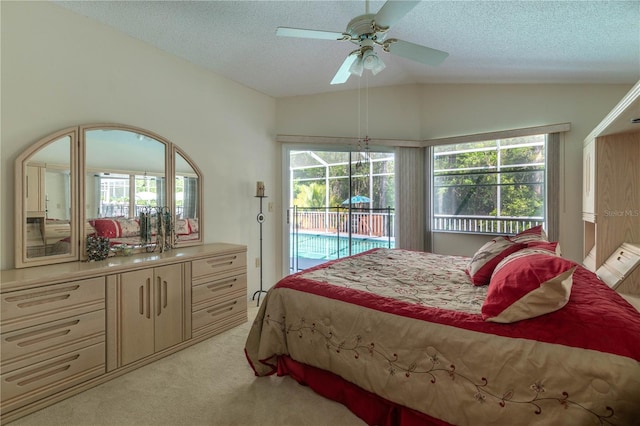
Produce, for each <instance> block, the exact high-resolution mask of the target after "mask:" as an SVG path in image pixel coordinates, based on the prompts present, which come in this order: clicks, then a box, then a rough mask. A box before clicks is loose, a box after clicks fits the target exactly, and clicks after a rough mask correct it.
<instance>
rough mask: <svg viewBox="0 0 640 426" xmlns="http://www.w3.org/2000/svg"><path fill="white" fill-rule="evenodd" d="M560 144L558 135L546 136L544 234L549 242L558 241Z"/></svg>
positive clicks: (550, 134)
mask: <svg viewBox="0 0 640 426" xmlns="http://www.w3.org/2000/svg"><path fill="white" fill-rule="evenodd" d="M560 144H561V141H560V133H549V134H548V135H547V153H546V159H547V161H546V162H547V164H546V171H547V185H546V198H547V203H546V204H547V206H546V207H547V212H546V216H547V229H546V232H547V237H548V238H549V241H558V239H559V238H558V237H559V234H560V232H559V230H560V149H561V145H560Z"/></svg>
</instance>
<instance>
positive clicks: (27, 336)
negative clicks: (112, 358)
mask: <svg viewBox="0 0 640 426" xmlns="http://www.w3.org/2000/svg"><path fill="white" fill-rule="evenodd" d="M79 322H80V320H75V321H67V322H65V323H63V324H58V325H54V326H51V327H46V328H42V329H40V330H36V331H30V332H28V333H22V334H18V335H15V336H10V337H8V338H6V339H5V341H7V342H15V341H20V340H23V341H22V342H19V343H17V345H18V346H19V347H25V346H29V345H33V344H35V343H40V342H43V341H45V340H49V339H54V338H56V337H60V336H65V335H67V334H69V333H71V329H70V328H71V327H73V326H75V325H77V324H78V323H79ZM61 328H64V330H60V329H61ZM52 332H53V333H52ZM45 333H52V334H46V335H45Z"/></svg>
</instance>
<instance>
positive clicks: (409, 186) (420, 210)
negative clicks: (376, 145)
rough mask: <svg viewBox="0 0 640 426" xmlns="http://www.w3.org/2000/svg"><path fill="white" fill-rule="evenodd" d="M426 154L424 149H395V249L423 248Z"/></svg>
mask: <svg viewBox="0 0 640 426" xmlns="http://www.w3.org/2000/svg"><path fill="white" fill-rule="evenodd" d="M424 158H425V154H424V149H423V148H405V147H398V148H396V155H395V178H396V221H395V228H396V229H395V231H396V247H397V248H402V249H408V250H420V251H422V250H424V248H425V244H424V243H425V223H426V216H425V186H426V185H425V177H426V176H427V175H426V174H425V167H424V164H425V161H424Z"/></svg>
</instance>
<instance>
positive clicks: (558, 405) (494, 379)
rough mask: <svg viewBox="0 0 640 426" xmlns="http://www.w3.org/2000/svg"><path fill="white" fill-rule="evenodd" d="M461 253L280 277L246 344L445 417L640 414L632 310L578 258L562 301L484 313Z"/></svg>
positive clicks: (271, 358) (469, 421)
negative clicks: (539, 312)
mask: <svg viewBox="0 0 640 426" xmlns="http://www.w3.org/2000/svg"><path fill="white" fill-rule="evenodd" d="M468 260H469V259H468V258H464V257H455V256H442V255H436V254H430V253H422V252H412V251H406V250H399V249H392V250H388V249H375V250H371V251H369V252H365V253H362V254H360V255H355V256H352V257H349V258H345V259H340V260H337V261H334V262H330V263H327V264H324V265H320V266H319V267H316V268H313V269H310V270H307V271H303V272H300V273H297V274H294V275H290V276H288V277H286V278H284V279H282V280H281V281H280V282H279V283H278V284H277V285H275V286H274V287H273V288H272V289H271V290H270V291H269V292H268V294H267V295H266V297H265V299H264V301H263V304H262V306H261V307H260V310H259V312H258V315H257V317H256V320H255V322H254V324H253V326H252V328H251V330H250V333H249V336H248V338H247V342H246V347H245V353H246V356H247V359H248V360H249V363H250V364H251V366H252V368H253V369H254V371H255V373H256V375H259V376H264V375H270V374H273V373H276V372H277V364H278V358H279V357H281V356H282V357H290V358H291V359H293V360H295V361H297V362H298V363H301V364H304V365H308V366H311V367H315V368H318V369H321V370H326V371H330V372H333V373H335V374H336V375H338V376H340V377H341V378H342V379H344V380H346V381H348V382H351V383H353V384H355V385H357V386H358V387H359V388H361V389H364V390H365V391H368V392H372V393H374V394H376V395H379V396H380V397H382V398H384V399H385V400H387V401H391V402H392V403H395V404H398V405H401V406H404V407H408V408H410V409H413V410H415V411H417V412H420V413H425V414H427V415H428V416H430V417H431V418H433V419H438V420H439V421H442V422H446V423H449V424H455V425H479V424H487V425H505V424H510V425H519V424H526V425H537V424H539V425H550V424H554V425H555V424H557V425H598V424H605V425H609V424H610V425H632V424H638V422H640V313H638V311H636V310H635V309H634V308H633V307H632V306H631V305H629V304H628V303H627V302H626V301H624V299H622V298H621V297H620V296H619V295H618V294H617V293H615V292H614V291H612V290H611V289H610V288H608V287H607V286H606V285H605V284H604V283H602V282H601V281H600V280H598V279H597V277H595V275H594V274H592V273H591V272H589V271H587V270H586V269H584V268H582V267H580V266H578V269H577V270H576V272H575V274H574V282H573V288H572V292H571V298H570V300H569V303H568V304H567V305H566V306H565V307H564V308H562V309H560V310H559V311H556V312H553V313H550V314H546V315H543V316H541V317H538V318H533V319H528V320H524V321H520V322H517V323H512V324H496V323H489V322H485V321H483V320H482V316H481V314H480V309H481V306H482V302H483V300H484V297H485V295H486V291H487V287H486V286H485V287H477V286H473V285H472V284H471V282H470V280H469V278H468V276H467V275H466V274H465V272H464V268H465V266H466V265H467V263H468Z"/></svg>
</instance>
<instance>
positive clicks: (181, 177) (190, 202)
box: [174, 148, 203, 245]
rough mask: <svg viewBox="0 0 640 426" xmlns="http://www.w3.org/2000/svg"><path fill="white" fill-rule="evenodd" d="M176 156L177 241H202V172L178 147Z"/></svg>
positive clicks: (186, 242)
mask: <svg viewBox="0 0 640 426" xmlns="http://www.w3.org/2000/svg"><path fill="white" fill-rule="evenodd" d="M174 158H175V190H174V194H175V206H176V211H175V215H176V226H175V230H176V241H177V243H178V244H182V245H185V244H188V243H192V242H197V241H201V239H202V235H203V230H202V223H201V222H200V216H199V211H200V203H201V201H200V200H201V199H202V194H201V192H200V188H201V185H200V179H199V177H200V176H201V173H200V172H199V171H196V170H197V167H196V166H195V165H194V164H191V162H189V161H188V160H187V159H186V158H185V157H184V155H183V154H182V153H181V152H180V150H179V149H177V148H176V152H175V155H174Z"/></svg>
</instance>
